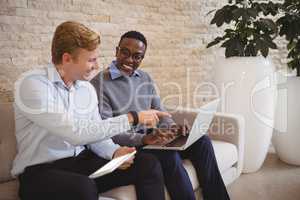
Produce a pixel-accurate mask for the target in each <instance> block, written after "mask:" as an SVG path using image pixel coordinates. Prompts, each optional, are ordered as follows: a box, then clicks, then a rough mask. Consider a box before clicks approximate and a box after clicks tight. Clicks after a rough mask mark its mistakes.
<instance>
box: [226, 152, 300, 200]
mask: <svg viewBox="0 0 300 200" xmlns="http://www.w3.org/2000/svg"><path fill="white" fill-rule="evenodd" d="M299 151H300V149H299ZM228 191H229V194H230V197H231V199H232V200H300V167H296V166H292V165H287V164H285V163H283V162H282V161H280V160H279V159H278V157H277V156H276V154H268V156H267V159H266V161H265V163H264V165H263V167H262V168H261V169H260V170H259V171H258V172H256V173H251V174H242V175H241V177H240V178H238V179H237V180H236V181H235V182H234V183H232V184H231V185H230V186H229V187H228Z"/></svg>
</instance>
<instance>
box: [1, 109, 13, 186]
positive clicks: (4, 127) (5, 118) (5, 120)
mask: <svg viewBox="0 0 300 200" xmlns="http://www.w3.org/2000/svg"><path fill="white" fill-rule="evenodd" d="M0 113H1V114H0V163H1V165H0V182H4V181H7V180H10V179H12V178H11V174H10V170H11V168H12V162H13V160H14V157H15V155H16V137H15V123H14V122H15V120H14V112H13V106H12V104H11V103H0Z"/></svg>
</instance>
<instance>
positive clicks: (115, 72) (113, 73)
mask: <svg viewBox="0 0 300 200" xmlns="http://www.w3.org/2000/svg"><path fill="white" fill-rule="evenodd" d="M109 73H110V77H111V79H112V80H114V79H117V78H119V77H121V76H124V75H123V74H122V72H121V71H120V70H119V69H118V67H117V62H116V61H112V63H111V64H110V65H109ZM132 76H141V75H140V73H139V72H138V71H137V70H135V71H134V72H133V75H132Z"/></svg>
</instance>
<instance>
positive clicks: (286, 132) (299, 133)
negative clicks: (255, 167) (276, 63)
mask: <svg viewBox="0 0 300 200" xmlns="http://www.w3.org/2000/svg"><path fill="white" fill-rule="evenodd" d="M299 89H300V77H297V76H294V75H292V76H290V75H289V74H284V73H282V72H279V73H278V101H277V102H278V104H277V109H276V118H275V130H274V135H273V145H274V148H275V151H276V153H277V154H278V156H279V158H280V159H281V160H282V161H284V162H286V163H289V164H293V165H300V122H299V119H300V103H299V102H300V91H299Z"/></svg>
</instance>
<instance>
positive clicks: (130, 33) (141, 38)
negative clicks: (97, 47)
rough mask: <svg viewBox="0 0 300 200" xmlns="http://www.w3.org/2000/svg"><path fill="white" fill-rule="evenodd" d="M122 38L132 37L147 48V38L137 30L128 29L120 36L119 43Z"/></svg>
mask: <svg viewBox="0 0 300 200" xmlns="http://www.w3.org/2000/svg"><path fill="white" fill-rule="evenodd" d="M124 38H132V39H136V40H139V41H141V42H143V43H144V45H145V47H146V48H147V40H146V38H145V36H144V35H143V34H142V33H140V32H138V31H128V32H126V33H124V34H123V35H122V36H121V39H120V42H119V45H120V43H121V41H122V40H123V39H124Z"/></svg>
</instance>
